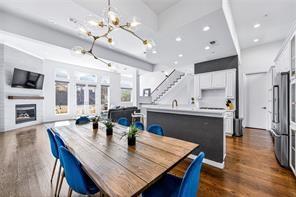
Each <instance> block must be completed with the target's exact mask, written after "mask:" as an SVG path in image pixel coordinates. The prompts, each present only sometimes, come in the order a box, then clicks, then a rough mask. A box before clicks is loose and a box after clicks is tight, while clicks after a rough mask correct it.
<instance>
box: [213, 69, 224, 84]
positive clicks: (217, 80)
mask: <svg viewBox="0 0 296 197" xmlns="http://www.w3.org/2000/svg"><path fill="white" fill-rule="evenodd" d="M225 81H226V74H225V71H219V72H213V73H212V88H225Z"/></svg>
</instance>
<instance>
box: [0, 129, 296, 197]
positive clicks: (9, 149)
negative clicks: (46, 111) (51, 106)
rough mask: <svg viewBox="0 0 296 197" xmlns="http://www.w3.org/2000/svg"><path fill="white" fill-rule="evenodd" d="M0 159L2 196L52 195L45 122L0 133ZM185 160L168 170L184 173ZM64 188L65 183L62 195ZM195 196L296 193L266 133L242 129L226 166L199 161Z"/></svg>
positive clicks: (230, 143)
mask: <svg viewBox="0 0 296 197" xmlns="http://www.w3.org/2000/svg"><path fill="white" fill-rule="evenodd" d="M0 159H1V160H0V196H5V197H6V196H53V193H54V191H53V188H54V186H55V180H54V181H53V183H54V184H53V185H51V184H50V182H49V180H50V173H51V169H52V166H53V164H54V159H53V158H52V156H51V153H50V149H49V142H48V137H47V134H46V132H45V128H44V126H43V125H38V126H34V127H29V128H25V129H18V130H15V131H11V132H6V133H3V134H0ZM189 164H190V160H185V161H184V162H182V163H180V164H179V165H178V166H177V167H176V168H175V169H174V170H173V171H172V173H173V174H176V175H178V176H182V175H183V173H184V171H185V170H186V168H187V166H188V165H189ZM67 189H68V186H67V184H66V182H65V183H64V185H63V188H62V192H61V194H62V195H61V196H66V194H67ZM73 196H79V195H78V194H75V193H74V194H73ZM199 196H260V197H261V196H296V179H295V177H294V176H293V174H292V172H291V171H289V170H286V169H284V168H281V167H280V166H279V165H278V163H277V161H276V159H275V156H274V154H273V147H272V140H271V137H270V135H269V133H268V132H266V131H263V130H255V129H245V133H244V136H243V137H242V138H227V157H226V163H225V169H223V170H220V169H217V168H214V167H211V166H208V165H203V168H202V174H201V183H200V189H199Z"/></svg>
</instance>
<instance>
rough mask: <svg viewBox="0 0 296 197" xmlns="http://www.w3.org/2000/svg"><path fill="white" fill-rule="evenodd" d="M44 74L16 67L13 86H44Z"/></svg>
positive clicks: (31, 87)
mask: <svg viewBox="0 0 296 197" xmlns="http://www.w3.org/2000/svg"><path fill="white" fill-rule="evenodd" d="M43 81H44V75H43V74H40V73H34V72H30V71H26V70H21V69H18V68H15V69H14V71H13V78H12V83H11V87H18V88H29V89H39V90H41V89H42V87H43Z"/></svg>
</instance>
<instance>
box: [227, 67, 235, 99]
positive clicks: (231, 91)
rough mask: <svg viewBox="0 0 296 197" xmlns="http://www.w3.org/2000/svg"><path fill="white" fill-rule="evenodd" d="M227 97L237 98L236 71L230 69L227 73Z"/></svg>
mask: <svg viewBox="0 0 296 197" xmlns="http://www.w3.org/2000/svg"><path fill="white" fill-rule="evenodd" d="M226 76H227V77H226V91H225V94H226V98H228V99H234V98H235V87H236V71H235V70H228V71H227V73H226Z"/></svg>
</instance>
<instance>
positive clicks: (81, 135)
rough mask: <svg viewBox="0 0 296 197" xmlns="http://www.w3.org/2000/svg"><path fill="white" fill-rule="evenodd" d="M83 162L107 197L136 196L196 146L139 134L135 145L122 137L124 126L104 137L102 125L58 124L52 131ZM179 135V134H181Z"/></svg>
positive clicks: (84, 167)
mask: <svg viewBox="0 0 296 197" xmlns="http://www.w3.org/2000/svg"><path fill="white" fill-rule="evenodd" d="M52 129H53V130H54V131H56V132H58V133H59V134H60V135H61V136H62V138H63V139H64V141H65V144H66V146H67V147H68V148H69V149H70V151H71V152H72V153H73V154H74V155H75V156H76V157H77V158H78V159H79V161H80V162H81V163H82V166H83V169H84V170H85V172H86V173H87V174H88V175H89V176H90V177H91V179H92V180H93V181H94V183H95V184H96V185H97V186H98V187H99V188H100V190H101V191H103V193H104V194H106V195H108V196H137V195H139V194H141V193H142V192H143V191H144V190H145V189H146V188H148V187H149V186H150V185H152V184H153V183H154V182H156V181H157V180H158V179H159V178H161V176H162V175H164V174H165V173H167V172H168V171H170V170H171V169H172V168H173V167H174V166H175V165H177V164H178V163H179V162H180V161H181V160H183V159H184V158H186V157H187V156H188V155H189V154H190V153H191V152H192V151H193V150H194V149H196V148H197V147H198V146H199V145H198V144H194V143H191V142H187V141H183V140H179V139H175V138H170V137H165V136H158V135H155V134H152V133H149V132H147V131H140V132H139V133H138V136H137V137H136V145H135V146H128V144H127V139H126V138H125V137H123V138H122V135H123V133H124V132H127V129H128V128H127V127H124V126H121V125H118V124H115V127H114V128H113V135H111V136H106V132H105V128H104V126H103V124H102V123H100V125H99V129H97V130H93V129H92V124H86V125H75V124H74V123H73V122H71V123H69V124H68V125H60V126H55V127H53V128H52ZM180 132H181V131H180Z"/></svg>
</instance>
